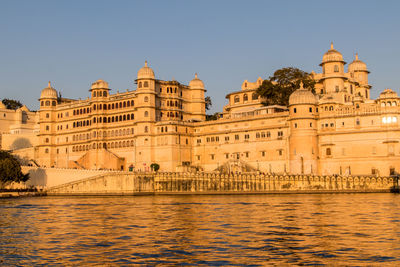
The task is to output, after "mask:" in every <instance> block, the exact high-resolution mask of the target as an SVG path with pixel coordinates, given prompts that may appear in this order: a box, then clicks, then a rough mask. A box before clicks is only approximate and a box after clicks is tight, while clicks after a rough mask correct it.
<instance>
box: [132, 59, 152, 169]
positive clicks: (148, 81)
mask: <svg viewBox="0 0 400 267" xmlns="http://www.w3.org/2000/svg"><path fill="white" fill-rule="evenodd" d="M136 84H137V89H136V97H137V98H136V99H137V103H136V104H135V105H136V112H135V113H136V114H135V120H136V122H137V124H136V125H137V128H136V145H137V146H141V149H140V151H138V150H135V151H136V152H135V153H136V155H135V162H136V166H135V167H136V168H137V169H142V170H143V169H148V168H149V166H150V164H151V163H152V162H153V159H154V151H153V150H152V146H153V142H154V140H153V130H154V129H153V128H154V123H155V121H156V94H157V93H156V80H155V75H154V71H153V70H152V69H151V68H150V67H149V66H148V65H147V61H145V63H144V67H142V68H141V69H140V70H139V71H138V73H137V78H136Z"/></svg>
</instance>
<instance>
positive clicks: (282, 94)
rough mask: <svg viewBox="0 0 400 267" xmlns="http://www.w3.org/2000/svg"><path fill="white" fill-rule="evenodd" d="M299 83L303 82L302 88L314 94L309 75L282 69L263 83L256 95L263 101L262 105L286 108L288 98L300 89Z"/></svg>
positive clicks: (291, 69) (288, 68)
mask: <svg viewBox="0 0 400 267" xmlns="http://www.w3.org/2000/svg"><path fill="white" fill-rule="evenodd" d="M300 82H303V84H304V88H308V89H310V90H311V91H312V92H313V93H314V92H315V80H314V79H313V78H312V77H311V75H310V74H309V73H307V72H305V71H302V70H300V69H298V68H293V67H287V68H282V69H279V70H276V71H275V72H274V75H273V76H271V77H269V79H267V80H264V81H263V83H262V84H261V85H260V87H258V89H257V94H258V95H260V96H261V97H262V98H263V99H264V100H263V104H264V105H283V106H287V105H289V96H290V95H291V94H292V93H293V92H294V91H295V90H296V89H298V88H299V87H300Z"/></svg>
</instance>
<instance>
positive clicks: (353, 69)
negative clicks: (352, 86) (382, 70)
mask: <svg viewBox="0 0 400 267" xmlns="http://www.w3.org/2000/svg"><path fill="white" fill-rule="evenodd" d="M348 70H349V73H350V77H351V78H352V79H354V80H355V81H356V82H357V83H358V86H357V87H356V90H355V92H354V94H355V95H361V96H363V97H364V98H366V99H369V98H370V89H371V86H370V85H369V84H368V74H369V71H368V69H367V64H365V63H364V62H363V61H361V60H360V59H358V54H357V53H356V56H355V58H354V60H353V62H351V63H350V64H349V69H348Z"/></svg>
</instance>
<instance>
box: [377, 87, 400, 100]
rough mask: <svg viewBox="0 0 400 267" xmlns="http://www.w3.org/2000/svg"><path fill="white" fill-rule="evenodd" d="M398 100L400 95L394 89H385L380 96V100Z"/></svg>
mask: <svg viewBox="0 0 400 267" xmlns="http://www.w3.org/2000/svg"><path fill="white" fill-rule="evenodd" d="M388 98H398V95H397V93H396V92H395V91H393V90H392V89H385V90H384V91H383V92H382V93H381V94H380V95H379V99H388Z"/></svg>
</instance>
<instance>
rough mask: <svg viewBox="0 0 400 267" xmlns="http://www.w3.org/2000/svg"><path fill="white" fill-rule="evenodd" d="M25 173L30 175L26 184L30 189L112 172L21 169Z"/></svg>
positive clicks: (25, 167)
mask: <svg viewBox="0 0 400 267" xmlns="http://www.w3.org/2000/svg"><path fill="white" fill-rule="evenodd" d="M21 169H22V172H23V173H29V176H30V178H29V180H28V181H27V182H26V185H27V186H28V187H30V186H33V187H38V188H50V187H53V186H58V185H61V184H65V183H69V182H72V181H79V180H82V179H84V178H88V177H93V176H96V175H99V174H105V173H110V171H100V170H78V169H60V168H38V167H28V166H22V167H21Z"/></svg>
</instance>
